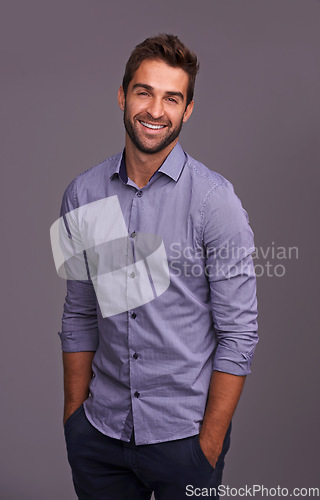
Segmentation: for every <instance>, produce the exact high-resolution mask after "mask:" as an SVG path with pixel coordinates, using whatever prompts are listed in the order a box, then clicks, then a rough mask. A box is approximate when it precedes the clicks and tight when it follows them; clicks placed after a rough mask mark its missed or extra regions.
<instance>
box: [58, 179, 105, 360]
mask: <svg viewBox="0 0 320 500" xmlns="http://www.w3.org/2000/svg"><path fill="white" fill-rule="evenodd" d="M76 180H77V179H75V181H73V182H72V183H71V184H70V185H69V186H68V187H67V189H66V191H65V193H64V196H63V200H62V206H61V212H60V216H61V217H64V216H65V215H66V214H67V213H69V212H71V211H72V210H74V209H75V208H78V201H77V194H76ZM58 334H59V336H60V339H61V347H62V350H63V351H64V352H80V351H96V350H97V348H98V344H99V330H98V321H97V298H96V293H95V290H94V287H93V284H92V282H91V281H90V280H85V281H81V280H70V279H69V280H67V295H66V298H65V302H64V309H63V316H62V329H61V331H60V332H58Z"/></svg>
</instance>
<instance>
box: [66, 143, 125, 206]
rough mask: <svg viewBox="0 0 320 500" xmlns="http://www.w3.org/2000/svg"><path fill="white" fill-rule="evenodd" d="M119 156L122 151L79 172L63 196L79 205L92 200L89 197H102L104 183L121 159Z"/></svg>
mask: <svg viewBox="0 0 320 500" xmlns="http://www.w3.org/2000/svg"><path fill="white" fill-rule="evenodd" d="M121 156H122V153H117V154H115V155H113V156H110V157H109V158H106V159H105V160H103V161H101V162H100V163H98V164H96V165H94V166H92V167H90V168H88V169H87V170H85V171H84V172H80V173H79V174H78V175H77V176H76V177H75V178H74V179H73V180H72V181H71V182H70V183H69V184H68V186H67V188H66V190H65V192H64V198H69V199H70V201H71V202H72V204H73V205H74V206H79V205H82V204H84V203H89V202H90V201H93V199H92V200H91V197H94V198H97V197H98V198H99V197H103V195H104V193H103V191H104V189H105V187H106V184H107V182H108V180H110V177H111V175H112V173H113V172H114V170H115V168H116V166H117V164H118V163H119V161H120V160H121ZM100 191H101V193H100Z"/></svg>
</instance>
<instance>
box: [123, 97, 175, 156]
mask: <svg viewBox="0 0 320 500" xmlns="http://www.w3.org/2000/svg"><path fill="white" fill-rule="evenodd" d="M149 120H150V121H151V122H152V123H154V121H155V120H154V119H153V118H152V117H150V118H149ZM146 121H148V120H146ZM123 123H124V127H125V129H126V132H127V134H128V136H129V137H130V139H131V141H132V142H133V144H134V145H135V147H136V148H137V149H138V150H139V151H141V152H142V153H146V154H150V155H151V154H156V153H159V152H160V151H163V150H164V149H165V148H167V147H168V146H169V145H170V144H171V143H172V142H173V141H175V140H176V138H177V137H178V136H179V135H180V132H181V129H182V126H183V118H181V121H180V123H179V125H178V126H177V127H176V128H174V129H173V130H172V131H171V133H170V134H169V135H167V136H165V137H163V139H161V140H160V141H159V142H158V143H157V144H155V145H154V146H147V145H146V144H144V142H143V141H142V140H141V139H140V137H139V134H138V133H137V131H136V130H135V128H134V125H133V124H132V123H131V121H130V119H129V118H128V116H127V107H126V104H125V106H124V113H123ZM168 125H169V126H170V125H171V122H169V124H168Z"/></svg>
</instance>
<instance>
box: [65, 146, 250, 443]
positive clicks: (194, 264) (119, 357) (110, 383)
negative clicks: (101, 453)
mask: <svg viewBox="0 0 320 500" xmlns="http://www.w3.org/2000/svg"><path fill="white" fill-rule="evenodd" d="M110 197H117V200H118V201H119V204H120V208H121V212H122V215H123V219H124V222H125V227H126V229H127V231H128V240H131V241H132V242H133V241H134V239H135V236H136V235H139V234H140V233H143V234H153V235H157V237H158V238H159V239H160V241H162V242H163V245H164V249H165V253H166V259H167V265H168V270H169V277H170V282H168V286H167V288H166V289H165V291H163V290H162V291H161V293H156V290H154V286H153V288H152V290H153V293H154V296H153V297H152V299H150V300H149V301H148V302H146V303H143V305H140V306H139V305H138V306H137V307H134V308H130V309H129V310H128V311H124V312H120V313H118V314H109V315H107V316H106V314H102V312H101V307H100V305H99V301H98V300H97V294H96V291H95V288H94V286H93V284H92V281H91V279H89V280H75V279H73V280H71V279H69V280H68V281H67V288H68V290H67V296H66V300H65V305H64V313H63V319H62V331H61V332H60V333H59V335H60V337H61V342H62V349H63V351H65V352H77V351H96V352H95V356H94V359H93V366H92V368H93V374H94V375H93V378H92V381H91V384H90V396H89V398H88V399H87V400H86V401H85V403H84V408H85V412H86V415H87V418H88V419H89V421H90V422H91V423H92V425H93V426H95V427H96V428H97V429H98V430H99V431H101V432H102V433H104V434H106V435H107V436H110V437H113V438H117V439H122V440H124V441H129V440H130V437H131V433H132V428H133V426H134V432H135V441H136V444H138V445H139V444H151V443H158V442H163V441H170V440H174V439H181V438H185V437H189V436H192V435H195V434H197V433H198V432H199V431H200V427H201V423H202V420H203V416H204V412H205V406H206V400H207V396H208V389H209V383H210V379H211V375H212V371H213V370H218V371H222V372H226V373H231V374H234V375H246V374H248V373H250V364H251V361H252V356H253V353H254V349H255V346H256V343H257V341H258V337H257V301H256V279H255V273H254V266H253V261H252V255H251V254H252V253H253V252H254V242H253V233H252V230H251V228H250V226H249V223H248V216H247V213H246V212H245V210H244V209H243V208H242V205H241V202H240V200H239V199H238V197H237V196H236V195H235V193H234V190H233V187H232V185H231V184H230V182H229V181H227V180H226V179H225V178H224V177H222V176H221V175H219V174H218V173H216V172H213V171H211V170H209V169H208V168H207V167H205V166H204V165H202V164H201V163H199V162H198V161H196V160H194V159H193V158H191V157H190V156H189V155H188V154H187V153H185V152H184V151H183V150H182V148H181V146H180V144H179V143H178V144H177V145H176V146H175V148H174V149H173V150H172V151H171V153H170V154H169V156H168V157H167V158H166V160H165V161H164V163H163V164H162V166H161V167H160V168H159V169H158V170H157V171H156V172H155V174H154V175H153V176H152V178H151V179H150V181H149V182H148V184H147V185H146V186H145V187H143V188H142V189H140V188H139V187H138V186H137V185H136V184H135V183H134V182H132V181H131V180H130V179H128V177H127V175H126V169H125V162H124V154H123V153H120V154H118V155H116V156H113V157H111V158H108V159H107V160H105V161H103V162H102V163H100V164H99V165H97V166H95V167H93V168H91V169H89V170H87V171H86V172H83V173H81V174H80V175H78V176H77V177H76V179H75V180H74V181H73V182H72V183H71V184H70V185H69V186H68V188H67V189H66V191H65V194H64V197H63V203H62V209H61V215H63V216H64V215H65V214H68V213H70V212H72V211H74V210H75V209H77V208H79V207H82V206H84V205H87V204H90V203H93V202H97V201H98V200H104V199H106V198H110ZM113 199H116V198H113ZM74 213H76V212H74ZM103 217H105V219H104V220H106V219H107V218H108V216H107V215H106V214H105V213H104V215H103ZM100 222H101V221H100ZM108 223H109V224H110V223H111V224H112V221H111V222H110V220H109V221H108ZM134 274H135V273H131V274H130V276H129V277H128V280H129V279H132V280H134ZM151 274H152V273H151ZM89 277H90V276H89ZM132 283H133V281H132ZM137 300H138V299H137ZM141 303H142V302H141Z"/></svg>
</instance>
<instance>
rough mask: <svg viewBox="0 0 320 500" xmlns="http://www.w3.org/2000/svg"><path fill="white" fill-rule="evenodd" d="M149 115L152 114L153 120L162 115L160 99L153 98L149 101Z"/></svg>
mask: <svg viewBox="0 0 320 500" xmlns="http://www.w3.org/2000/svg"><path fill="white" fill-rule="evenodd" d="M147 111H148V113H149V115H151V116H152V118H153V119H154V120H157V119H158V118H161V116H162V115H163V102H162V99H157V98H153V99H151V101H150V102H149V105H148V109H147Z"/></svg>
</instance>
